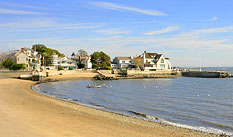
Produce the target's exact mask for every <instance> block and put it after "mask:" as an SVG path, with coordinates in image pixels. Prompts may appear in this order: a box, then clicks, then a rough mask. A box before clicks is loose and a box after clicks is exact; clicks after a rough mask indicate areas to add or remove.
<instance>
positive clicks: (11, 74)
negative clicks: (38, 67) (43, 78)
mask: <svg viewBox="0 0 233 137" xmlns="http://www.w3.org/2000/svg"><path fill="white" fill-rule="evenodd" d="M31 73H32V72H29V71H0V79H3V78H19V76H20V75H24V74H31Z"/></svg>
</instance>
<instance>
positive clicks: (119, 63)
mask: <svg viewBox="0 0 233 137" xmlns="http://www.w3.org/2000/svg"><path fill="white" fill-rule="evenodd" d="M131 64H132V58H131V57H115V58H114V59H113V63H112V64H111V67H112V68H113V69H114V68H119V69H122V68H128V67H129V66H130V65H131Z"/></svg>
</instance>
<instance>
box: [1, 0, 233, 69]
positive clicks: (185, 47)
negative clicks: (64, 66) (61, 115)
mask: <svg viewBox="0 0 233 137" xmlns="http://www.w3.org/2000/svg"><path fill="white" fill-rule="evenodd" d="M232 5H233V1H232V0H221V1H220V0H192V1H191V0H189V1H188V0H176V1H175V0H143V1H142V0H105V1H101V0H40V1H32V0H20V1H19V0H2V1H0V31H1V33H0V51H8V50H14V49H20V48H21V47H31V46H32V45H33V44H36V43H41V44H45V45H47V46H48V47H50V48H55V49H58V50H59V51H61V52H62V53H65V54H66V55H67V56H70V55H71V53H72V52H77V51H78V49H84V50H86V51H87V52H88V53H93V52H94V51H104V52H106V53H107V54H109V55H110V56H111V57H112V58H113V57H115V56H136V55H139V54H141V53H142V52H143V51H144V50H146V51H148V52H158V53H163V54H164V55H165V56H166V57H169V58H170V59H171V62H172V63H173V66H200V64H201V65H202V66H233V61H232V60H233V14H232V13H233V8H232Z"/></svg>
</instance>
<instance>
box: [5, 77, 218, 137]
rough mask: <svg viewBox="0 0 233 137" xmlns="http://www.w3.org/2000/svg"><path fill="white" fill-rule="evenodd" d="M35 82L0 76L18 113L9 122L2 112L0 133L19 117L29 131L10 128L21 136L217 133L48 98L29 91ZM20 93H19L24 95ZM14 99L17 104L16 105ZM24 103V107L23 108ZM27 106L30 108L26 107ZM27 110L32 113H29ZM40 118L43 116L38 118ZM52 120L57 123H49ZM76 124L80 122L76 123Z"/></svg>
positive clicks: (186, 134) (194, 134) (8, 118)
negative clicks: (29, 126) (27, 125)
mask: <svg viewBox="0 0 233 137" xmlns="http://www.w3.org/2000/svg"><path fill="white" fill-rule="evenodd" d="M52 79H53V78H52ZM55 79H56V80H58V79H59V80H75V79H80V77H79V78H71V79H70V78H69V77H63V78H62V77H60V78H55ZM35 84H36V82H32V81H26V80H19V79H4V80H3V79H0V85H1V86H0V89H1V91H3V92H0V94H5V95H7V94H10V95H7V96H11V97H13V98H14V99H17V101H16V102H17V103H16V104H14V103H13V104H14V105H16V106H14V105H13V108H15V107H16V108H18V109H16V110H17V112H19V113H17V112H16V113H15V114H16V115H17V116H19V117H17V116H16V117H15V120H13V121H11V118H10V117H7V116H8V115H6V116H5V117H4V115H3V117H0V119H1V121H4V120H6V121H10V122H5V124H7V125H8V126H6V127H8V128H7V129H6V128H3V127H1V126H0V131H1V130H3V131H4V129H5V130H6V131H4V132H3V133H1V134H0V136H12V134H10V131H11V127H12V125H15V124H16V125H17V124H19V123H17V121H19V120H20V119H21V118H22V117H23V118H24V120H23V121H24V122H26V123H27V124H29V125H32V127H33V128H29V129H28V127H27V128H25V129H28V130H30V131H27V132H25V133H23V132H22V131H25V130H22V131H20V128H19V129H18V128H17V127H14V131H16V132H18V133H20V135H21V136H31V135H35V136H37V135H38V136H40V135H49V136H66V135H65V133H67V135H68V134H69V135H73V136H75V135H78V136H93V135H95V136H220V135H217V134H212V133H207V132H201V131H195V130H191V129H185V128H179V127H175V126H170V125H164V124H159V123H155V122H149V121H145V120H141V119H136V118H132V117H128V116H123V115H120V114H115V113H112V112H107V111H103V110H97V109H95V108H91V107H86V106H82V105H80V104H77V103H72V102H69V101H64V100H61V99H57V98H53V97H49V96H46V95H43V94H40V93H38V92H36V91H33V90H32V86H33V85H35ZM16 89H17V90H18V92H17V91H16ZM6 90H8V91H10V93H8V92H6ZM14 93H15V94H16V95H19V96H20V97H22V98H18V96H16V95H15V94H14ZM20 93H22V94H23V95H24V96H23V95H21V94H20ZM2 98H3V99H2ZM2 100H3V101H2ZM9 100H10V102H14V100H13V101H12V99H11V98H9ZM9 100H8V101H7V100H6V99H4V96H2V95H1V96H0V108H1V110H4V108H5V109H10V108H9V106H12V105H10V104H11V103H9ZM18 100H20V101H18ZM7 102H8V103H7ZM18 102H21V103H19V104H18ZM23 102H24V103H23ZM38 103H39V104H38ZM25 105H26V106H27V107H26V108H25ZM19 106H20V107H19ZM28 107H29V108H31V109H28ZM34 107H35V108H34ZM20 108H22V110H24V111H23V112H21V111H22V110H21V109H20ZM36 108H37V109H36ZM1 110H0V116H2V113H4V112H1ZM10 110H11V111H10V112H12V111H14V110H13V109H10ZM26 112H28V113H26ZM35 112H40V113H35ZM21 113H23V114H26V115H28V117H29V118H25V116H23V115H21ZM31 113H32V114H34V115H30V114H31ZM11 115H12V114H11ZM44 115H45V116H44ZM33 117H37V118H36V122H35V120H33ZM41 117H42V118H44V119H41ZM41 120H42V121H41ZM50 122H51V123H50ZM53 122H54V123H59V124H53ZM13 123H14V124H13ZM80 123H82V124H81V125H80ZM51 124H52V125H51ZM41 125H42V126H41ZM2 126H4V124H3V125H2ZM35 127H37V128H36V129H38V128H39V129H49V130H48V131H46V132H45V131H44V132H42V133H40V131H41V130H35V129H34V128H35ZM58 127H59V129H60V131H58V133H56V131H54V129H56V128H58ZM67 127H69V128H67ZM15 128H16V129H15ZM79 128H82V129H86V130H88V131H86V130H84V131H85V132H83V131H80V130H79ZM33 129H34V130H33ZM89 129H91V131H89ZM30 132H32V133H30ZM90 132H91V134H90ZM4 133H5V134H4ZM27 133H28V134H27Z"/></svg>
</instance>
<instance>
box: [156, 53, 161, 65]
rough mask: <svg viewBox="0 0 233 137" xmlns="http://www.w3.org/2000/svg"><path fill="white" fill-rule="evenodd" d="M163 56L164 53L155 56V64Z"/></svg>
mask: <svg viewBox="0 0 233 137" xmlns="http://www.w3.org/2000/svg"><path fill="white" fill-rule="evenodd" d="M161 56H162V54H158V55H157V56H156V57H155V64H156V63H157V62H158V61H159V59H160V57H161Z"/></svg>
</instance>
